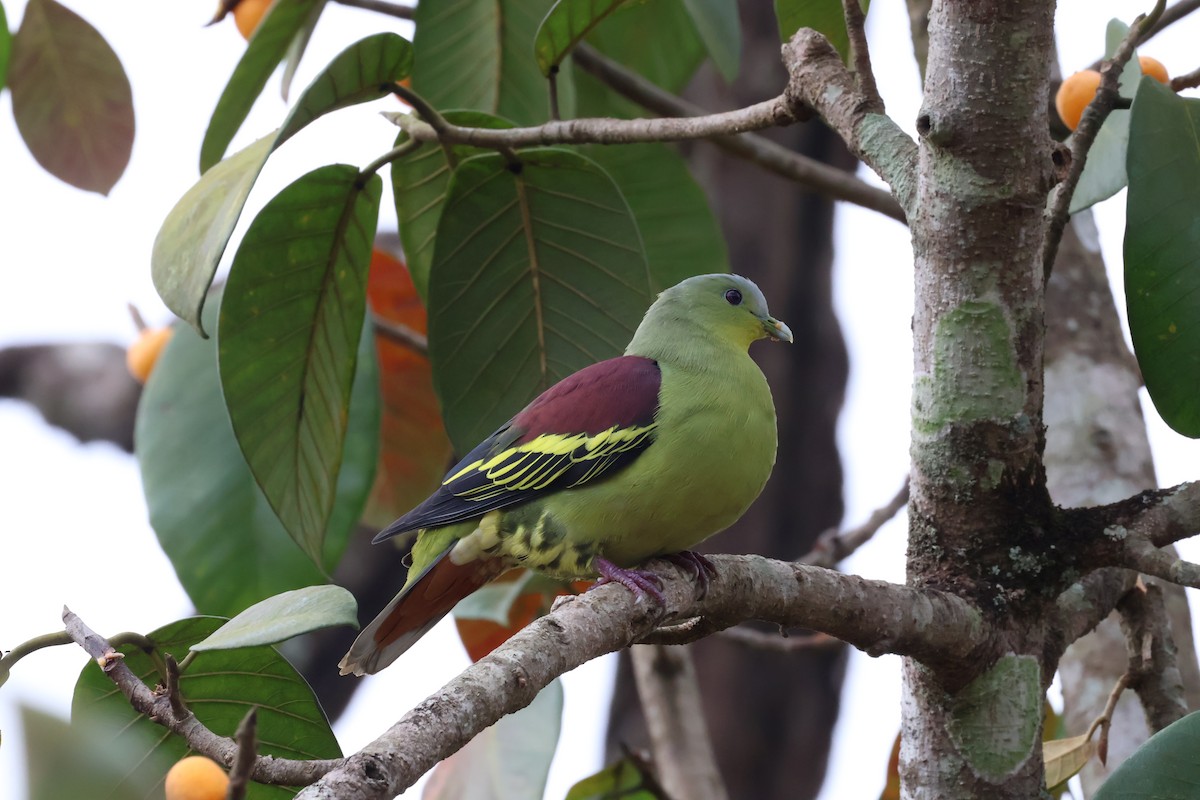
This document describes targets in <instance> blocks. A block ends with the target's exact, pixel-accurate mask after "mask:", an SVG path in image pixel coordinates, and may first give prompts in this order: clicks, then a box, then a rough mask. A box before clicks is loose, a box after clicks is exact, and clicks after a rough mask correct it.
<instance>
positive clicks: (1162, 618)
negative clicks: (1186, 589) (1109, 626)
mask: <svg viewBox="0 0 1200 800" xmlns="http://www.w3.org/2000/svg"><path fill="white" fill-rule="evenodd" d="M1117 610H1118V611H1119V612H1121V628H1122V629H1123V630H1124V631H1125V637H1126V642H1127V643H1128V649H1129V674H1130V686H1131V687H1133V689H1134V691H1136V692H1137V693H1138V697H1139V698H1140V699H1141V701H1142V707H1143V708H1144V709H1145V710H1146V722H1147V724H1149V726H1150V729H1151V730H1152V731H1161V730H1162V729H1163V728H1165V727H1167V726H1168V725H1170V724H1171V723H1172V722H1175V721H1176V720H1179V719H1182V718H1183V717H1184V715H1186V714H1187V713H1188V706H1187V701H1186V700H1185V699H1184V694H1183V676H1182V675H1181V674H1180V672H1179V661H1178V659H1177V651H1176V649H1175V640H1174V638H1173V637H1172V636H1171V625H1170V622H1169V621H1168V619H1167V610H1166V605H1165V603H1164V602H1163V590H1162V587H1161V586H1156V585H1154V584H1153V583H1150V584H1146V583H1141V582H1139V584H1138V585H1137V586H1136V587H1134V589H1133V590H1131V591H1130V592H1128V593H1127V594H1126V595H1125V597H1124V598H1122V600H1121V602H1120V603H1119V604H1118V605H1117Z"/></svg>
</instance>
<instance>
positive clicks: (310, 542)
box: [217, 164, 383, 565]
mask: <svg viewBox="0 0 1200 800" xmlns="http://www.w3.org/2000/svg"><path fill="white" fill-rule="evenodd" d="M382 190H383V181H382V180H381V179H380V178H379V176H378V175H372V176H371V177H370V178H369V179H368V180H367V181H366V183H365V185H362V182H361V180H360V178H359V174H358V170H357V169H355V168H354V167H351V166H346V165H343V164H337V165H333V166H328V167H321V168H320V169H316V170H314V171H312V172H310V173H308V174H307V175H305V176H303V177H301V178H300V179H298V180H296V181H295V182H293V183H292V184H291V185H290V186H288V187H287V188H285V189H284V190H283V191H281V192H280V193H279V194H278V195H276V196H275V197H274V198H273V199H272V200H271V201H270V202H269V203H267V205H266V206H265V207H264V208H263V210H262V211H261V212H259V214H258V216H257V217H256V218H255V219H254V221H253V222H252V223H251V224H250V228H249V229H248V230H247V231H246V237H245V238H244V239H243V240H242V244H241V246H240V247H239V248H238V252H237V255H235V256H234V259H233V266H232V267H231V268H230V271H229V282H228V283H227V285H226V287H225V295H224V299H223V300H222V302H221V319H220V330H219V332H218V335H217V340H218V352H219V357H218V364H219V366H220V371H221V387H222V389H223V390H224V394H225V405H226V407H227V408H228V409H229V419H230V421H231V422H232V423H233V432H234V435H235V436H236V437H237V440H238V445H239V446H240V447H241V449H242V453H243V455H245V457H246V463H247V464H248V465H249V466H250V471H251V472H252V473H253V474H254V478H255V480H256V481H257V482H258V485H259V486H260V487H261V488H262V490H263V493H264V494H265V495H266V497H267V500H268V502H270V504H271V507H272V508H274V509H275V513H276V514H278V515H279V520H280V521H281V522H282V523H283V526H284V528H285V529H287V532H288V534H289V535H290V536H291V537H292V538H293V539H294V540H295V541H296V543H297V544H299V545H300V547H301V548H302V549H303V550H304V552H306V553H308V555H309V557H310V558H311V559H312V560H313V561H314V562H316V563H317V564H318V565H319V564H320V563H321V550H322V546H323V540H324V537H325V530H326V526H327V525H328V523H329V515H330V513H331V512H332V510H333V503H334V494H335V487H336V485H337V476H338V470H339V468H340V466H341V460H342V444H343V441H344V439H345V435H346V425H347V409H348V408H349V405H350V387H351V384H352V382H353V380H354V368H355V360H356V357H357V345H358V342H359V340H360V338H361V336H362V329H363V318H364V315H365V312H366V284H367V270H368V268H369V266H370V264H371V245H372V243H373V242H374V240H375V224H376V222H377V221H378V218H379V197H380V193H381V192H382Z"/></svg>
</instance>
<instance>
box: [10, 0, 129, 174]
mask: <svg viewBox="0 0 1200 800" xmlns="http://www.w3.org/2000/svg"><path fill="white" fill-rule="evenodd" d="M5 30H6V32H7V26H5ZM3 38H4V39H7V36H4V37H3ZM6 49H7V42H0V55H2V54H3V51H4V50H6ZM0 60H2V59H0ZM0 85H2V84H0ZM8 88H9V90H10V91H11V92H12V106H13V118H14V119H15V120H16V122H17V129H18V130H19V131H20V132H21V138H23V139H24V140H25V144H26V146H28V147H29V152H30V153H32V154H33V157H34V158H35V159H37V162H38V163H39V164H41V165H42V167H44V168H45V169H46V171H47V172H49V173H51V174H52V175H54V176H55V177H57V178H59V179H61V180H63V181H66V182H67V183H69V184H71V185H72V186H77V187H78V188H80V189H86V190H88V191H90V192H99V193H100V194H108V192H109V190H110V189H112V187H113V185H114V184H116V182H117V180H118V179H119V178H120V177H121V174H122V173H123V172H124V171H125V166H126V165H127V164H128V163H129V154H130V152H131V151H132V149H133V127H134V123H133V95H132V93H131V91H130V88H129V78H127V77H126V76H125V70H124V69H123V68H122V67H121V61H120V59H118V58H117V54H116V53H114V52H113V49H112V47H110V46H109V44H108V42H106V41H105V40H104V37H103V36H101V35H100V32H99V31H97V30H96V29H95V28H93V27H92V26H91V25H89V24H88V23H87V22H86V21H85V20H84V19H83V18H82V17H80V16H79V15H78V14H76V13H75V12H74V11H71V10H70V9H68V8H66V7H65V6H62V5H60V4H59V3H56V2H55V1H54V0H30V2H29V5H27V6H26V7H25V18H24V19H23V20H22V21H21V28H20V29H19V30H18V31H17V35H16V36H15V37H14V38H13V40H12V61H11V64H10V65H9V73H8Z"/></svg>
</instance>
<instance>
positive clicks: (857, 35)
mask: <svg viewBox="0 0 1200 800" xmlns="http://www.w3.org/2000/svg"><path fill="white" fill-rule="evenodd" d="M842 16H843V17H844V18H845V20H846V37H847V39H849V41H850V63H852V64H853V65H854V77H855V80H856V82H857V83H858V90H859V91H860V92H862V93H863V96H864V97H866V99H867V104H868V105H867V107H866V110H868V111H870V112H872V113H876V114H882V113H883V96H882V95H880V94H879V86H878V85H877V84H876V83H875V71H874V70H873V69H872V68H871V50H870V48H869V47H868V46H867V16H866V14H864V13H863V10H862V6H861V5H860V4H859V0H842Z"/></svg>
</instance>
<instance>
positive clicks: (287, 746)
mask: <svg viewBox="0 0 1200 800" xmlns="http://www.w3.org/2000/svg"><path fill="white" fill-rule="evenodd" d="M223 622H224V620H222V619H217V618H214V617H191V618H188V619H182V620H179V621H178V622H173V623H171V624H170V625H165V626H163V627H162V628H159V629H158V630H156V631H154V632H153V633H151V634H149V638H150V639H151V640H152V641H153V642H154V643H155V646H156V648H157V650H158V652H159V653H164V652H165V653H170V654H171V655H173V656H175V658H176V660H179V661H182V660H183V658H184V656H186V655H187V653H188V650H189V648H191V646H192V645H194V644H195V643H196V642H198V641H200V640H201V639H203V638H204V637H206V636H209V635H211V634H212V633H213V632H214V631H215V630H216V629H217V628H219V627H220V626H221V624H222V623H223ZM118 649H119V650H120V651H121V652H122V653H124V654H125V659H124V660H125V664H126V665H127V666H128V667H129V668H130V669H131V670H133V672H134V673H135V674H136V675H137V676H138V677H140V678H141V679H142V681H144V682H145V683H147V684H148V685H149V686H154V685H155V684H156V683H158V682H159V675H158V673H157V671H156V668H155V662H154V661H153V660H152V659H151V657H150V656H149V655H147V654H146V653H144V652H142V651H141V650H139V649H138V648H136V647H134V646H132V645H128V646H125V647H121V648H118ZM179 690H180V695H181V696H182V697H183V700H184V702H185V703H186V704H187V706H188V708H189V709H190V710H191V711H192V713H194V714H195V715H196V718H197V719H198V720H199V721H200V722H202V723H204V725H205V726H206V727H207V728H208V729H209V730H211V731H213V732H214V733H216V734H217V735H218V736H233V734H234V732H235V731H236V730H237V726H238V723H239V722H241V720H242V718H243V717H244V716H245V715H246V713H247V712H248V711H250V709H251V708H257V709H258V749H259V753H260V754H262V755H271V756H276V757H280V758H292V759H318V758H340V757H341V754H342V753H341V749H340V748H339V747H338V743H337V740H336V739H335V738H334V736H333V731H332V730H331V729H330V727H329V721H328V720H327V719H326V718H325V714H324V712H323V711H322V710H321V707H320V706H319V705H318V703H317V699H316V697H315V696H314V695H313V692H312V689H310V688H309V686H308V684H307V683H306V682H305V681H304V678H302V677H301V676H300V673H298V672H296V670H295V669H294V668H293V667H292V665H291V664H289V663H288V662H287V661H286V660H284V658H283V656H281V655H279V653H278V652H276V651H275V649H274V648H272V647H244V648H241V649H238V650H213V651H210V652H204V653H197V654H196V657H195V660H194V661H193V662H192V663H191V664H190V665H189V666H188V668H187V670H186V671H185V672H184V673H183V675H182V676H181V677H180V680H179ZM71 718H72V724H75V723H76V722H83V721H86V720H92V719H98V720H100V721H101V722H105V721H107V726H108V730H109V736H110V737H111V738H112V739H113V740H115V741H116V742H118V743H122V742H126V741H128V742H130V743H131V746H133V747H140V748H141V752H142V753H144V754H145V756H146V759H147V761H146V763H145V764H144V765H142V766H139V767H138V770H137V772H136V773H135V775H133V776H130V777H131V778H134V777H136V778H137V779H139V780H140V779H142V778H143V776H145V777H148V778H153V779H156V780H161V779H162V777H163V773H162V772H158V770H159V769H161V766H157V767H156V766H153V765H161V764H162V763H163V762H164V761H166V762H168V763H170V762H174V761H177V760H179V759H180V758H182V757H183V756H184V755H185V754H186V753H187V752H188V747H187V742H185V741H184V740H183V739H182V738H181V737H179V736H177V735H175V734H172V733H169V732H168V731H167V730H166V729H165V728H163V727H162V726H161V725H158V724H157V723H154V722H151V721H150V720H149V719H147V718H146V717H145V716H142V715H140V714H138V713H137V712H136V711H134V710H133V708H132V707H130V705H129V702H128V701H127V700H126V699H125V696H124V695H122V694H121V692H119V691H117V690H116V688H115V687H114V686H113V683H112V681H110V680H109V679H108V677H107V676H106V675H105V674H104V673H103V672H102V671H101V670H100V668H99V667H98V666H97V665H96V663H95V662H94V661H89V662H88V664H87V665H86V666H85V667H84V668H83V671H82V672H81V673H80V675H79V680H78V681H77V682H76V684H75V696H74V699H73V701H72V703H71ZM295 793H296V790H295V789H287V788H284V787H281V786H267V785H264V784H259V783H252V784H250V788H249V791H248V792H247V794H246V797H247V798H248V800H275V798H287V797H291V796H292V795H294V794H295ZM72 796H79V797H83V796H87V797H99V798H103V797H105V796H106V794H105V787H104V786H102V785H96V786H95V787H94V789H93V791H92V792H89V793H88V794H87V795H72Z"/></svg>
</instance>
